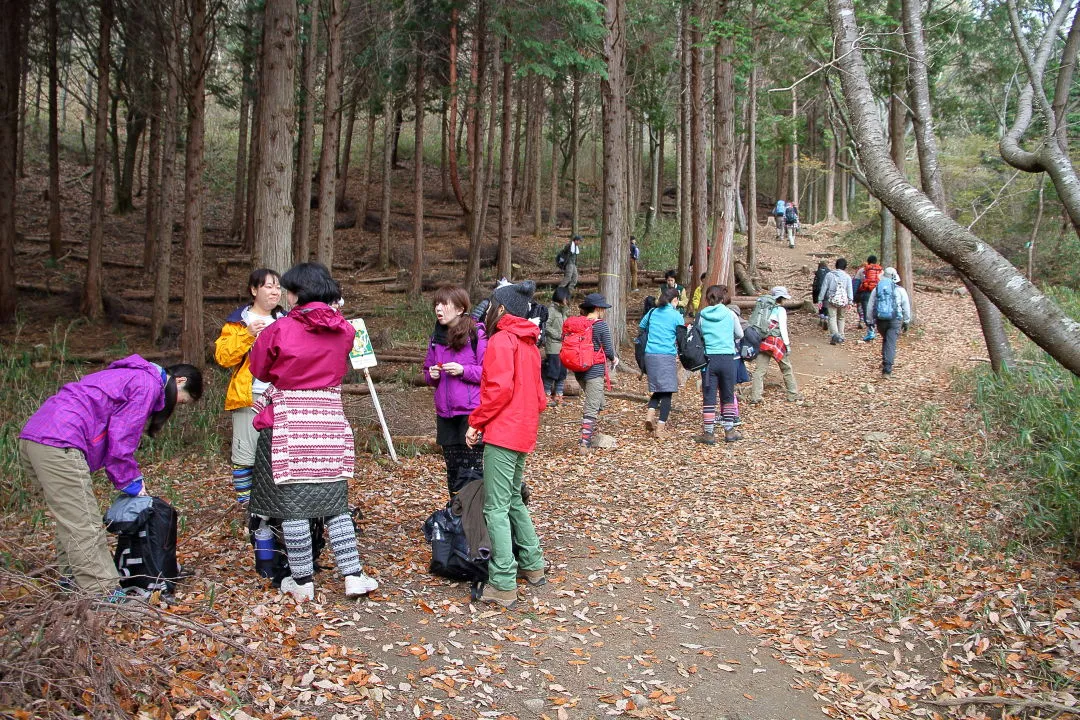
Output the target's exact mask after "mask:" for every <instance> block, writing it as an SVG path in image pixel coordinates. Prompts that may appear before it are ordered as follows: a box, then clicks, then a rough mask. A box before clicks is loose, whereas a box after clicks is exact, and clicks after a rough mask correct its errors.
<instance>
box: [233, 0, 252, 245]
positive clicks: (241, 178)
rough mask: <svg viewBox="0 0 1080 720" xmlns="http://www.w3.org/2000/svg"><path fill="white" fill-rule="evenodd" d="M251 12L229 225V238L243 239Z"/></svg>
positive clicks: (245, 33) (245, 32)
mask: <svg viewBox="0 0 1080 720" xmlns="http://www.w3.org/2000/svg"><path fill="white" fill-rule="evenodd" d="M250 27H251V11H250V10H245V12H244V28H243V29H242V30H241V32H242V33H243V50H241V53H242V58H243V59H242V60H241V68H240V78H241V79H240V127H239V128H238V130H237V136H238V138H237V142H236V171H235V172H234V174H233V177H234V178H235V181H234V182H233V211H232V221H231V222H230V223H229V237H230V238H239V237H241V228H243V225H244V210H245V209H246V203H245V198H246V197H247V165H248V158H247V150H248V123H249V120H250V115H251V96H252V94H253V93H252V87H251V55H252V50H251V30H250Z"/></svg>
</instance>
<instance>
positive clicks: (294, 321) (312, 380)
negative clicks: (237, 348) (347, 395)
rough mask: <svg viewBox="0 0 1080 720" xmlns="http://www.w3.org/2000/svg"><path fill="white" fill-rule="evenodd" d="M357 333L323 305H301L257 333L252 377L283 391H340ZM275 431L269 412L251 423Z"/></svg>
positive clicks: (252, 359)
mask: <svg viewBox="0 0 1080 720" xmlns="http://www.w3.org/2000/svg"><path fill="white" fill-rule="evenodd" d="M355 335H356V329H355V328H354V327H353V326H352V325H351V324H350V323H349V321H348V320H346V319H345V318H344V317H342V316H341V313H339V312H338V311H337V310H334V309H333V308H332V307H330V306H329V305H327V304H325V303H321V302H312V303H308V304H307V305H298V306H297V307H295V308H293V309H292V310H291V311H290V312H289V314H288V315H286V316H285V317H283V318H281V319H279V320H277V321H276V322H274V324H272V325H270V326H269V327H267V328H266V329H265V330H263V331H262V332H261V333H259V337H258V339H257V340H256V341H255V344H254V345H252V346H251V353H250V355H248V362H249V363H250V366H251V374H252V375H253V376H254V377H256V378H258V379H259V380H262V381H263V382H268V383H272V384H273V385H274V387H276V388H278V389H279V390H324V389H326V388H331V387H339V386H340V385H341V382H342V380H344V379H345V374H346V373H347V372H348V370H349V365H348V362H349V350H351V349H352V345H353V337H354V336H355ZM252 424H253V425H254V426H255V428H256V429H258V430H263V429H265V428H268V427H273V425H274V419H273V412H272V411H270V408H266V409H265V410H263V412H261V413H259V415H258V416H257V417H256V418H255V420H254V422H253V423H252Z"/></svg>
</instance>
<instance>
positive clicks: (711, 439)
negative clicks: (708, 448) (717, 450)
mask: <svg viewBox="0 0 1080 720" xmlns="http://www.w3.org/2000/svg"><path fill="white" fill-rule="evenodd" d="M694 442H696V443H701V444H702V445H715V444H716V434H715V433H707V432H703V433H701V434H700V435H695V436H694Z"/></svg>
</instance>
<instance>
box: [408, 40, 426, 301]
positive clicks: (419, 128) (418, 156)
mask: <svg viewBox="0 0 1080 720" xmlns="http://www.w3.org/2000/svg"><path fill="white" fill-rule="evenodd" d="M415 80H416V87H415V94H414V95H413V114H414V115H415V118H414V119H413V138H414V141H413V225H414V227H413V259H412V275H411V277H410V278H409V294H410V295H412V296H413V297H420V292H421V290H423V285H424V53H423V52H422V51H421V49H419V48H418V49H417V52H416V78H415Z"/></svg>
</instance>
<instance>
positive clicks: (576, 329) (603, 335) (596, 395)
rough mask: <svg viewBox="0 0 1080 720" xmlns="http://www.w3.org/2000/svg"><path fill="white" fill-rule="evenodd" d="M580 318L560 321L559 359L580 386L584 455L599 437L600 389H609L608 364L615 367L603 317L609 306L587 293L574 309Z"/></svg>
mask: <svg viewBox="0 0 1080 720" xmlns="http://www.w3.org/2000/svg"><path fill="white" fill-rule="evenodd" d="M578 307H579V308H580V309H581V315H575V316H573V317H569V318H567V319H566V321H565V322H563V333H562V337H563V346H562V350H561V351H560V352H559V358H560V359H561V360H562V363H563V365H565V366H566V369H567V370H570V371H572V372H573V373H574V377H575V378H577V383H578V385H579V386H581V397H582V402H581V435H580V438H579V440H578V452H579V453H581V454H582V455H587V454H588V453H589V451H590V449H591V448H592V447H593V445H594V444H595V439H596V438H597V437H598V436H599V433H598V432H597V429H596V428H597V424H598V422H599V420H600V411H601V410H603V409H604V400H605V397H604V390H605V389H606V388H607V387H610V386H611V381H610V376H609V374H608V362H610V363H611V370H612V371H614V370H615V368H616V367H618V365H619V356H618V355H616V354H615V342H614V341H613V339H612V336H611V326H610V325H608V323H607V320H605V319H604V315H605V314H606V312H607V309H608V308H610V307H611V303H609V302H608V301H607V298H605V297H604V296H603V295H601V294H600V293H589V294H588V295H586V296H585V299H584V300H582V301H581V304H580V305H579V306H578Z"/></svg>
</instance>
